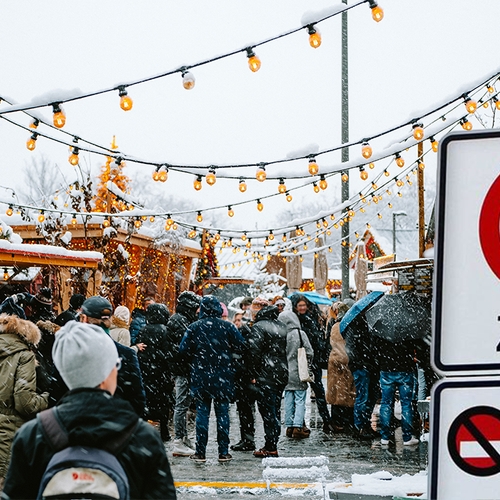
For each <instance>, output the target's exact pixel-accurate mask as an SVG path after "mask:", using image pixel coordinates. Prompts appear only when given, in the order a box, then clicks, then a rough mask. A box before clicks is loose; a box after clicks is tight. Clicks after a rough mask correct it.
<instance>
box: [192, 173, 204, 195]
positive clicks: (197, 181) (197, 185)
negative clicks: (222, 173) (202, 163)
mask: <svg viewBox="0 0 500 500" xmlns="http://www.w3.org/2000/svg"><path fill="white" fill-rule="evenodd" d="M193 187H194V188H195V189H196V191H199V190H200V189H201V188H202V187H203V184H202V183H201V175H197V176H196V179H195V180H194V183H193Z"/></svg>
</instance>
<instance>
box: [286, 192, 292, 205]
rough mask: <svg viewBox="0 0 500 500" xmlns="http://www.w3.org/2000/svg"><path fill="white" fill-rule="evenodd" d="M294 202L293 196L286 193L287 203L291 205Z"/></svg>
mask: <svg viewBox="0 0 500 500" xmlns="http://www.w3.org/2000/svg"><path fill="white" fill-rule="evenodd" d="M292 200H293V197H292V195H291V194H290V193H286V201H288V203H290V202H291V201H292Z"/></svg>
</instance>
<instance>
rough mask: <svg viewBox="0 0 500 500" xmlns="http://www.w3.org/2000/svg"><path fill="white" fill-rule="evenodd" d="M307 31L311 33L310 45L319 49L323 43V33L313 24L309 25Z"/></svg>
mask: <svg viewBox="0 0 500 500" xmlns="http://www.w3.org/2000/svg"><path fill="white" fill-rule="evenodd" d="M307 33H308V34H309V45H310V46H311V47H312V48H313V49H317V48H318V47H319V46H320V45H321V34H320V33H319V31H318V30H317V29H316V28H315V27H314V26H313V25H312V24H310V25H309V26H308V27H307Z"/></svg>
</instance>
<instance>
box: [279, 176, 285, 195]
mask: <svg viewBox="0 0 500 500" xmlns="http://www.w3.org/2000/svg"><path fill="white" fill-rule="evenodd" d="M278 193H280V194H283V193H286V186H285V181H284V180H283V179H280V183H279V184H278Z"/></svg>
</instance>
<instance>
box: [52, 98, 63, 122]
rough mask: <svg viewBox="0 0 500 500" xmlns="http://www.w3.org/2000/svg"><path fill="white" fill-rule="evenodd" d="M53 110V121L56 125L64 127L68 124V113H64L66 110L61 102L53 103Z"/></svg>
mask: <svg viewBox="0 0 500 500" xmlns="http://www.w3.org/2000/svg"><path fill="white" fill-rule="evenodd" d="M52 111H53V113H54V114H53V115H52V123H53V124H54V127H56V128H63V127H64V125H65V124H66V115H65V114H64V111H63V110H62V108H61V106H60V105H59V103H54V104H52Z"/></svg>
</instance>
